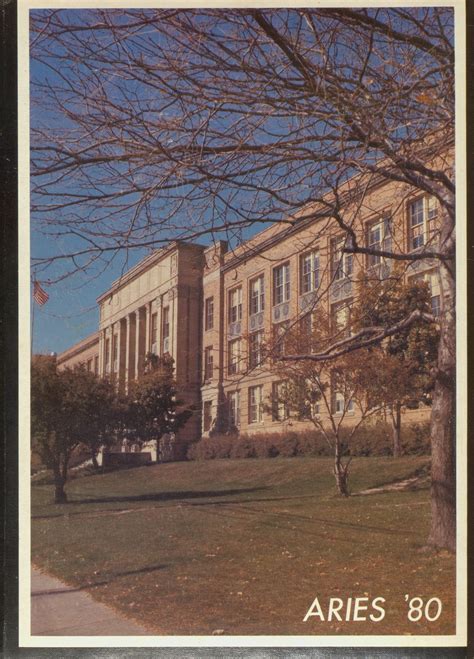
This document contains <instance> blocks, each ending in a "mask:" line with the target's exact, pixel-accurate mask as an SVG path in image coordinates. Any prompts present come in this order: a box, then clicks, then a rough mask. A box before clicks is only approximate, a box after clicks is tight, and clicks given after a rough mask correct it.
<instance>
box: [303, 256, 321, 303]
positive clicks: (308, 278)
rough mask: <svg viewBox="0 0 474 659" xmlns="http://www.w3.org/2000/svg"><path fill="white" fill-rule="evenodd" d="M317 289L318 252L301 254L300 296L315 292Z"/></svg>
mask: <svg viewBox="0 0 474 659" xmlns="http://www.w3.org/2000/svg"><path fill="white" fill-rule="evenodd" d="M318 288H319V252H317V251H313V252H309V253H308V254H303V256H301V258H300V290H301V294H302V295H304V294H305V293H310V292H311V291H316V290H317V289H318Z"/></svg>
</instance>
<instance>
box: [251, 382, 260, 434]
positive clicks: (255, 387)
mask: <svg viewBox="0 0 474 659" xmlns="http://www.w3.org/2000/svg"><path fill="white" fill-rule="evenodd" d="M257 390H258V391H259V396H258V398H259V400H257V399H256V398H255V394H256V392H257ZM252 398H253V399H254V400H252ZM253 410H255V418H254V416H253ZM262 422H263V385H262V384H256V385H253V386H251V387H249V388H248V424H249V425H254V424H257V423H262Z"/></svg>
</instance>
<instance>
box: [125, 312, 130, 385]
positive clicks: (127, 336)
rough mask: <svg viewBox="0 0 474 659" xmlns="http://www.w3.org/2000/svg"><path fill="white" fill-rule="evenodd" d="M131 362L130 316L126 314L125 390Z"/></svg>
mask: <svg viewBox="0 0 474 659" xmlns="http://www.w3.org/2000/svg"><path fill="white" fill-rule="evenodd" d="M129 364H130V316H129V315H127V316H125V391H126V392H127V391H128V382H129V371H128V369H129Z"/></svg>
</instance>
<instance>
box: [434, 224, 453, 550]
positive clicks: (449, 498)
mask: <svg viewBox="0 0 474 659" xmlns="http://www.w3.org/2000/svg"><path fill="white" fill-rule="evenodd" d="M441 238H443V236H441ZM453 272H454V263H453V262H452V261H451V262H447V263H446V264H444V263H441V265H440V282H441V296H442V305H441V318H440V322H441V332H440V343H439V352H438V368H437V376H436V382H435V390H434V394H433V407H432V412H431V531H430V536H429V539H428V542H429V544H430V545H432V546H434V547H440V548H445V549H449V550H451V551H455V549H456V458H455V412H456V392H455V368H456V345H455V341H456V320H455V306H454V305H455V286H454V275H453V274H452V273H453Z"/></svg>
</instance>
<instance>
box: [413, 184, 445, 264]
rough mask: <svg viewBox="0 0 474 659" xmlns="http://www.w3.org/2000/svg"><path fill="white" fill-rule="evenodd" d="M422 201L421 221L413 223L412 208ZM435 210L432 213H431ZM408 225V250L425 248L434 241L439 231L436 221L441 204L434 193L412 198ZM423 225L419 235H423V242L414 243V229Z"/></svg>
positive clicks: (414, 250)
mask: <svg viewBox="0 0 474 659" xmlns="http://www.w3.org/2000/svg"><path fill="white" fill-rule="evenodd" d="M419 203H421V214H422V218H421V222H417V224H416V225H413V215H414V213H413V212H412V208H413V207H414V206H415V205H416V204H419ZM432 212H433V214H432V215H430V214H431V213H432ZM406 217H407V227H408V251H409V252H416V251H417V250H422V249H424V248H425V247H426V246H427V245H429V244H431V243H432V242H433V237H434V236H435V234H436V233H437V231H438V227H437V226H436V222H437V220H438V217H439V204H438V202H437V200H436V198H435V197H434V196H433V195H427V194H425V195H422V196H419V197H415V198H414V199H410V200H409V201H408V202H407V214H406ZM419 227H421V233H419V234H418V236H417V237H421V239H422V242H421V243H420V244H417V245H416V246H415V245H414V239H415V236H414V229H418V228H419Z"/></svg>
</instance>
